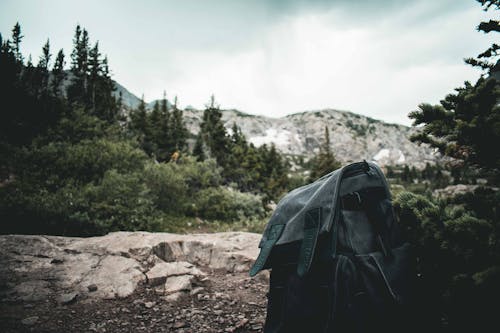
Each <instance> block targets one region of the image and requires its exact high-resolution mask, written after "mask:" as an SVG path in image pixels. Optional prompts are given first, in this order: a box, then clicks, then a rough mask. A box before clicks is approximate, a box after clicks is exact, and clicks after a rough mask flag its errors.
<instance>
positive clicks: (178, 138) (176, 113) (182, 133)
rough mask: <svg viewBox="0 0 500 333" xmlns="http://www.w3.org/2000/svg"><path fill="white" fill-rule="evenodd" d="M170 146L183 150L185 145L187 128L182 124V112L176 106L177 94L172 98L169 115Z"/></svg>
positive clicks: (178, 150) (179, 150) (176, 149)
mask: <svg viewBox="0 0 500 333" xmlns="http://www.w3.org/2000/svg"><path fill="white" fill-rule="evenodd" d="M170 120H171V127H170V128H171V138H172V147H173V148H174V149H175V151H177V152H181V151H184V150H185V149H186V147H187V137H188V130H187V128H186V125H185V124H184V118H183V112H182V110H181V109H179V108H178V107H177V96H176V97H175V98H174V105H173V107H172V117H171V119H170Z"/></svg>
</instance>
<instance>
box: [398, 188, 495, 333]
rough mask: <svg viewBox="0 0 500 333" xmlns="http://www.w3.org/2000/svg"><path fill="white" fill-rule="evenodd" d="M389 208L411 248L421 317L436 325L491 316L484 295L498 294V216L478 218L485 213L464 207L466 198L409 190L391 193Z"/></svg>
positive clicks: (464, 325) (448, 325)
mask: <svg viewBox="0 0 500 333" xmlns="http://www.w3.org/2000/svg"><path fill="white" fill-rule="evenodd" d="M481 193H483V192H481ZM492 195H493V196H494V195H496V194H494V193H492ZM465 198H470V196H468V195H467V196H465ZM486 199H488V200H491V198H485V200H486ZM473 202H474V203H475V204H476V205H477V207H483V205H479V204H478V203H477V200H475V201H473ZM394 207H395V211H396V213H397V215H398V217H399V221H400V224H401V225H402V227H403V229H404V231H405V233H406V235H407V237H408V239H409V240H410V241H411V242H412V243H413V245H414V246H415V249H416V254H417V269H418V276H419V282H420V288H421V289H420V290H419V295H420V296H421V297H422V299H421V301H422V304H420V305H421V307H422V309H425V310H424V312H422V318H425V320H428V321H431V322H432V323H431V324H430V325H431V326H432V327H433V329H441V330H443V329H450V330H457V329H458V330H460V329H464V328H467V327H468V328H472V327H471V325H473V323H478V322H484V320H491V318H492V317H491V318H489V319H488V316H487V315H488V314H491V311H492V309H491V307H490V305H489V304H491V303H489V302H486V301H485V300H490V301H498V299H499V297H500V289H499V288H498V286H497V284H498V283H497V282H495V283H493V281H494V280H495V279H496V278H498V277H499V275H500V274H499V272H500V268H499V264H498V263H499V262H500V253H498V251H497V249H498V233H499V230H498V222H497V220H496V219H495V220H489V219H485V218H478V217H477V216H478V215H481V214H484V213H482V212H476V211H474V210H471V209H467V208H469V203H468V202H467V201H465V202H464V201H461V200H460V199H457V198H455V199H452V200H450V201H438V200H437V199H434V198H428V197H424V196H422V195H417V194H413V193H410V192H401V193H399V194H398V195H396V197H395V200H394ZM490 213H491V212H489V213H488V214H486V215H490ZM437 326H441V328H438V327H437Z"/></svg>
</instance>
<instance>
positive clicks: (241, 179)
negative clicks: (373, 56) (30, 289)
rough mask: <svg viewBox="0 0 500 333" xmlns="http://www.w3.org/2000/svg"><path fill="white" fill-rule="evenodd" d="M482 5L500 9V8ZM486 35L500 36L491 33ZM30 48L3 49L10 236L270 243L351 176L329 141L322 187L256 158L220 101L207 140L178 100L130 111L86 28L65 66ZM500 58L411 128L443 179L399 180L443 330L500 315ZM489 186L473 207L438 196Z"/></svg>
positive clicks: (402, 171) (268, 156)
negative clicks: (276, 230) (194, 237)
mask: <svg viewBox="0 0 500 333" xmlns="http://www.w3.org/2000/svg"><path fill="white" fill-rule="evenodd" d="M479 2H480V3H481V5H482V7H483V9H484V10H494V11H498V10H499V9H500V2H499V1H494V0H490V1H486V0H481V1H479ZM478 30H479V31H480V32H483V33H493V34H495V33H498V32H500V23H499V21H494V20H491V21H488V22H481V23H480V24H479V26H478ZM23 37H24V36H23V33H22V29H21V25H20V24H19V23H18V24H16V25H15V26H14V27H13V29H12V31H11V35H10V36H9V38H5V37H4V36H2V35H0V45H1V48H0V73H1V75H0V97H1V98H0V100H1V101H2V106H1V113H0V117H1V118H0V127H1V128H0V159H1V161H2V163H1V164H0V220H1V221H2V222H1V231H0V233H2V234H9V233H20V234H51V235H64V236H92V235H102V234H106V233H108V232H112V231H118V230H131V231H133V230H146V231H167V232H190V231H193V230H196V231H220V230H244V231H253V232H261V231H262V230H263V227H264V225H265V223H266V221H267V219H268V217H269V216H270V214H271V212H272V206H273V204H275V203H276V202H278V201H279V199H280V197H281V196H282V195H283V194H285V193H286V192H287V191H289V190H291V189H293V188H296V187H298V186H300V185H303V184H306V183H307V182H310V181H313V180H314V179H316V178H318V177H320V176H322V175H325V174H327V173H329V172H331V171H333V170H335V169H337V168H339V167H340V166H341V163H340V162H339V161H338V160H337V159H336V158H335V152H333V151H332V149H331V148H330V147H331V145H330V133H329V132H328V128H325V132H324V133H323V135H322V138H321V140H322V142H323V144H322V145H321V147H320V149H319V153H317V154H316V156H315V157H313V158H312V159H311V160H310V161H308V162H307V163H305V164H304V167H305V168H307V169H308V172H307V175H308V176H302V177H299V176H296V175H294V176H293V177H291V176H290V174H289V171H288V169H289V167H290V161H289V159H287V157H286V156H284V155H283V154H281V153H280V152H279V151H278V150H277V148H276V147H275V146H274V145H270V146H268V145H262V146H259V147H256V146H254V145H253V144H251V143H249V142H248V141H247V139H246V138H245V136H244V135H243V134H242V132H241V130H240V129H239V128H238V126H237V124H233V126H232V128H231V131H228V130H227V129H226V128H225V127H224V123H223V122H222V110H221V108H220V106H219V105H218V104H217V102H216V100H215V97H214V96H211V97H210V99H209V100H208V102H207V104H206V107H205V110H204V111H203V119H202V124H201V128H200V131H199V133H198V135H197V136H196V137H191V135H192V134H190V133H189V132H188V130H187V129H186V126H185V124H184V122H183V110H182V109H181V108H179V107H178V103H177V100H176V98H173V100H172V101H171V100H168V99H167V97H166V94H164V96H163V99H162V100H161V102H158V103H156V104H155V105H154V107H153V109H152V110H147V108H146V104H145V102H144V100H142V101H141V103H140V105H139V106H138V107H137V108H136V109H129V108H127V107H125V106H124V105H123V103H122V100H121V96H116V93H115V85H114V81H113V79H112V78H111V75H110V68H109V63H108V59H107V57H105V56H103V55H102V53H101V50H100V48H99V43H98V42H93V43H92V42H91V40H90V36H89V33H88V31H87V30H86V29H85V28H83V27H81V26H77V27H76V29H75V31H74V38H73V49H72V51H71V53H70V54H69V55H65V54H64V52H63V50H59V51H58V52H57V53H55V54H53V53H52V50H51V48H50V41H49V40H47V42H46V43H45V44H44V45H43V46H42V52H41V55H40V56H39V58H38V60H37V61H36V63H34V61H33V59H32V58H31V56H29V57H28V58H27V59H25V58H24V55H23V53H22V39H23ZM499 49H500V46H499V45H498V44H492V45H491V47H490V48H489V49H487V50H485V51H484V52H482V53H481V54H479V55H477V56H476V57H473V58H470V59H466V63H467V64H468V65H471V66H475V67H478V68H480V69H481V70H482V73H483V74H482V75H481V77H480V78H479V79H478V80H477V82H465V83H463V85H461V86H459V87H457V88H456V89H455V91H454V92H451V93H450V94H449V95H447V96H445V97H444V98H443V100H442V101H441V102H440V103H439V104H438V105H430V104H425V103H423V104H420V105H419V106H418V109H417V110H416V111H413V112H411V113H410V114H409V117H410V118H411V119H413V122H414V124H413V125H414V126H415V127H416V128H417V129H418V133H417V134H416V135H415V136H414V137H413V138H412V140H414V141H416V142H421V143H425V144H428V145H430V146H431V147H434V148H435V149H436V150H438V151H439V152H440V153H441V154H442V155H443V156H444V157H445V158H443V162H442V165H427V166H426V168H425V169H423V170H416V169H415V168H411V167H409V166H404V167H396V166H388V167H387V168H386V169H385V171H386V175H387V177H388V178H389V180H390V182H391V187H392V189H393V192H394V193H393V194H394V198H393V202H394V206H395V210H396V213H397V216H398V218H399V223H400V224H401V225H402V226H403V227H404V230H405V233H406V237H407V238H408V239H409V240H410V241H411V242H412V244H413V245H414V247H415V249H416V253H417V259H418V261H417V264H418V277H419V281H420V284H421V287H422V290H423V291H424V293H423V295H421V296H422V299H423V306H422V308H421V310H422V314H421V319H422V322H424V323H425V324H426V325H427V327H428V328H432V329H435V328H440V329H441V330H444V329H446V330H449V331H453V330H464V328H469V329H474V328H475V327H477V323H478V321H481V322H483V323H484V322H494V318H495V317H494V315H495V314H496V312H497V311H498V310H497V306H495V304H498V300H499V299H500V285H499V284H498V281H499V280H500V219H499V211H500V192H499V191H498V188H499V186H500V181H499V180H500V173H499V170H500V150H498V148H497V147H496V144H497V143H498V142H500V105H499V103H498V101H499V99H500V83H499V81H497V80H496V78H499V77H500V74H499V73H500V62H499V61H498V52H499ZM457 84H459V83H457ZM189 142H194V144H189ZM477 179H482V180H483V181H482V182H481V183H478V182H477ZM476 183H477V184H479V186H477V187H476V188H475V190H474V191H472V192H467V193H465V194H459V195H455V196H448V197H439V196H437V195H435V192H433V190H434V189H436V188H442V187H445V186H447V185H449V184H476ZM415 184H417V185H415ZM424 305H425V306H424Z"/></svg>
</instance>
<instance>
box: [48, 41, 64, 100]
mask: <svg viewBox="0 0 500 333" xmlns="http://www.w3.org/2000/svg"><path fill="white" fill-rule="evenodd" d="M64 65H65V61H64V52H63V50H62V49H61V50H59V52H58V53H57V57H56V61H55V62H54V66H53V67H52V80H51V90H52V94H53V95H54V96H56V97H58V96H60V89H61V83H62V82H63V81H64V79H65V78H66V72H65V71H64Z"/></svg>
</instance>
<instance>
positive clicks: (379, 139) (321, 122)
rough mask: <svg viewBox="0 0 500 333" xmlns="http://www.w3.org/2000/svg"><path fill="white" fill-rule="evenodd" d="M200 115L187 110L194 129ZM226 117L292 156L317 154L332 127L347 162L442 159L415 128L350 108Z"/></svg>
mask: <svg viewBox="0 0 500 333" xmlns="http://www.w3.org/2000/svg"><path fill="white" fill-rule="evenodd" d="M202 115H203V112H202V111H199V110H194V109H187V110H185V111H184V118H185V121H186V125H187V127H188V129H189V131H190V132H191V133H197V132H198V130H199V126H200V123H201V118H202ZM223 121H224V122H225V126H226V128H227V129H228V130H229V131H230V129H231V126H232V124H233V123H236V124H237V125H238V126H239V127H240V128H241V130H242V132H243V134H244V135H245V136H246V138H247V140H249V141H250V142H252V143H253V144H255V145H256V146H260V145H262V144H271V143H274V144H275V145H276V147H277V148H278V149H279V150H280V151H281V152H283V153H285V154H290V155H304V156H308V157H310V156H312V155H313V154H314V153H316V152H317V151H318V149H319V144H320V142H321V140H322V138H323V135H324V134H323V133H324V128H325V126H328V127H329V129H330V133H331V134H330V137H331V144H332V148H333V151H334V153H335V154H336V156H337V158H338V159H340V160H341V161H342V162H344V163H347V162H353V161H359V160H363V159H366V160H370V161H376V162H378V163H379V164H380V165H397V164H401V165H402V164H408V165H411V166H415V167H417V168H423V167H425V164H426V163H427V162H429V163H431V164H433V163H435V161H436V160H437V159H438V158H439V156H438V155H437V154H435V153H434V151H433V150H432V149H430V148H428V147H426V146H419V145H418V144H416V143H413V142H411V141H410V140H409V137H410V135H411V133H412V132H413V131H414V129H412V128H410V127H407V126H403V125H397V124H388V123H385V122H383V121H379V120H375V119H372V118H369V117H365V116H361V115H357V114H354V113H351V112H346V111H339V110H333V109H325V110H320V111H307V112H302V113H296V114H292V115H288V116H286V117H281V118H271V117H265V116H256V115H249V114H246V113H243V112H240V111H237V110H224V111H223Z"/></svg>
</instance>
